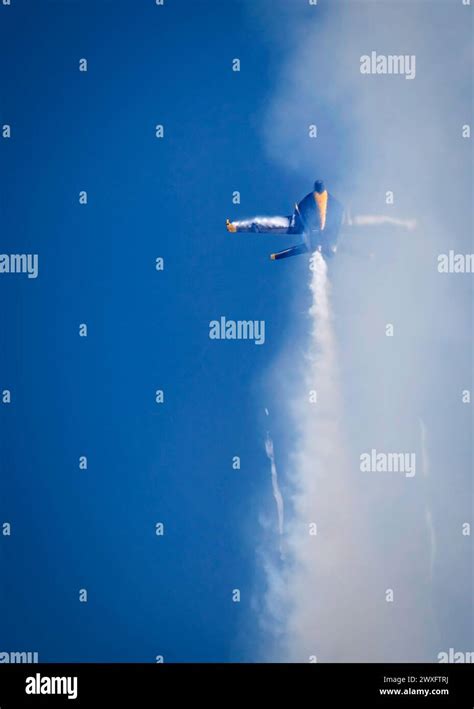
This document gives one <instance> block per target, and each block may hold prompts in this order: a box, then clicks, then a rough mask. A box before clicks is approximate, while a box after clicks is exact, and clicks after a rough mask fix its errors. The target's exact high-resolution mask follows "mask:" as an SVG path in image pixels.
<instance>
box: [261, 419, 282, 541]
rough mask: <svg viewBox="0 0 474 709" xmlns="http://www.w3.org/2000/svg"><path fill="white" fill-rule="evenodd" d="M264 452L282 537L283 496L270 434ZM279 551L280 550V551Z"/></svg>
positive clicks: (279, 531)
mask: <svg viewBox="0 0 474 709" xmlns="http://www.w3.org/2000/svg"><path fill="white" fill-rule="evenodd" d="M265 451H266V453H267V457H268V459H269V461H270V467H271V473H272V490H273V497H274V498H275V502H276V508H277V516H278V534H279V535H280V536H282V535H283V521H284V503H283V496H282V494H281V490H280V486H279V484H278V470H277V467H276V463H275V452H274V449H273V441H272V439H271V437H270V434H269V433H268V432H267V437H266V439H265ZM280 551H281V549H280Z"/></svg>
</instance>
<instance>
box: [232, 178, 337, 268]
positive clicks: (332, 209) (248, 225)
mask: <svg viewBox="0 0 474 709" xmlns="http://www.w3.org/2000/svg"><path fill="white" fill-rule="evenodd" d="M343 218H344V208H343V206H342V204H341V203H340V202H338V201H337V199H336V198H335V197H333V196H332V194H330V193H329V192H328V191H327V190H326V188H325V186H324V182H323V181H322V180H316V182H315V183H314V190H313V191H312V192H310V193H309V194H307V195H306V196H305V197H303V199H302V200H301V201H300V202H298V203H297V204H295V209H294V212H293V214H291V215H290V216H288V217H253V218H251V219H244V220H241V221H233V222H231V221H230V220H229V219H227V221H226V227H227V231H229V232H231V233H235V232H256V233H270V234H298V235H300V236H301V239H302V240H301V241H300V242H299V243H298V244H296V245H295V246H291V247H290V248H288V249H284V251H278V252H277V253H274V254H271V255H270V258H271V259H272V260H273V261H279V260H280V259H283V258H288V257H289V256H297V255H298V254H304V253H308V252H309V253H313V252H314V251H316V250H319V251H321V252H322V254H323V256H325V257H326V258H327V257H331V256H334V254H335V253H336V250H337V239H338V235H339V231H340V228H341V225H342V222H343Z"/></svg>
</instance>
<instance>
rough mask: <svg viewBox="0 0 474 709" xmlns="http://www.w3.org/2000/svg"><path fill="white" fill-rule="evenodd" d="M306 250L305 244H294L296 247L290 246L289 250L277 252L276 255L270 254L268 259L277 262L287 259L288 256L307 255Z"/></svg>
mask: <svg viewBox="0 0 474 709" xmlns="http://www.w3.org/2000/svg"><path fill="white" fill-rule="evenodd" d="M307 251H308V249H307V247H306V244H296V246H291V247H290V248H289V249H285V250H284V251H279V252H278V253H276V254H271V255H270V258H271V259H272V261H279V260H280V259H282V258H289V256H298V254H305V253H307Z"/></svg>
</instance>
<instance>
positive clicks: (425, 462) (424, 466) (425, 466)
mask: <svg viewBox="0 0 474 709" xmlns="http://www.w3.org/2000/svg"><path fill="white" fill-rule="evenodd" d="M420 435H421V470H422V474H423V478H424V479H425V481H426V479H427V478H428V477H429V473H430V461H429V457H428V446H427V441H426V438H427V431H426V426H425V424H424V421H423V420H422V419H420ZM426 496H427V492H426V493H425V497H426ZM425 520H426V526H427V528H428V535H429V539H430V575H431V578H433V573H434V565H435V560H436V532H435V527H434V523H433V513H432V512H431V508H430V506H429V504H428V501H427V502H426V508H425Z"/></svg>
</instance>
